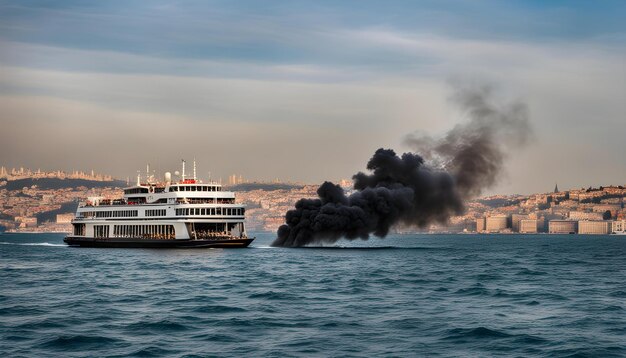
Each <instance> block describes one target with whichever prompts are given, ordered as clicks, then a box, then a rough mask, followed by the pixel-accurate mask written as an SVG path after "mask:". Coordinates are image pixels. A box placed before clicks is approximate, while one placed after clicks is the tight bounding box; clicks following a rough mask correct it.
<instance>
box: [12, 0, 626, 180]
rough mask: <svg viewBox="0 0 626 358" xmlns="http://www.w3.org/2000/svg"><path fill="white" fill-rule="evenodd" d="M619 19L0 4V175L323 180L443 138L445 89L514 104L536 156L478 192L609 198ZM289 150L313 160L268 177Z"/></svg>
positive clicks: (618, 141)
mask: <svg viewBox="0 0 626 358" xmlns="http://www.w3.org/2000/svg"><path fill="white" fill-rule="evenodd" d="M53 4H54V3H53ZM625 14H626V11H625V6H624V5H623V4H622V3H621V2H604V3H603V4H602V6H600V5H597V4H595V6H591V5H589V4H587V3H576V2H564V3H560V2H552V3H550V4H548V5H546V4H544V3H543V2H532V1H531V2H509V3H507V4H506V6H505V5H504V4H503V3H500V2H480V3H478V4H477V3H474V2H463V1H461V2H454V3H448V2H445V1H443V2H442V1H437V2H421V3H420V4H419V5H418V4H415V3H414V2H393V3H388V2H370V1H359V2H354V3H350V2H347V3H340V4H337V3H336V2H315V4H311V3H308V2H289V3H284V2H263V3H256V2H253V3H236V4H235V3H232V2H219V1H217V2H208V3H207V2H175V3H174V2H171V3H170V2H97V3H91V4H89V3H82V2H77V3H72V2H63V4H62V6H59V7H54V8H53V7H50V4H49V3H38V2H27V3H24V2H15V3H12V2H4V3H2V4H0V108H1V109H2V111H1V114H0V124H1V126H2V131H1V132H0V153H1V154H0V164H4V165H9V166H12V165H26V166H31V167H42V168H46V169H53V168H57V167H60V168H64V169H72V168H77V169H90V168H91V167H94V168H96V169H99V170H102V171H104V172H108V173H112V174H114V175H117V176H119V177H126V176H131V177H132V176H133V173H134V172H135V170H136V169H137V168H140V167H142V166H143V163H144V162H146V161H150V162H152V163H155V164H157V165H158V166H160V167H161V168H162V169H163V170H165V169H171V168H172V167H173V166H174V165H177V160H178V159H180V158H181V156H184V157H187V158H191V157H193V156H194V155H195V156H197V157H198V159H199V162H200V164H201V165H202V167H204V168H205V169H206V171H208V170H212V172H213V174H214V177H216V176H222V177H226V176H227V175H229V174H231V173H241V174H243V175H244V176H247V177H253V178H262V179H272V178H276V177H280V178H283V179H292V180H303V181H307V182H320V181H322V180H324V179H336V178H340V177H346V176H349V175H350V173H353V172H356V171H358V170H361V169H362V166H363V164H364V163H365V161H366V160H367V158H368V157H369V155H370V154H371V152H372V151H373V150H374V149H376V148H378V147H380V146H392V147H396V148H398V149H408V148H402V147H401V140H402V137H403V135H404V134H406V133H409V132H412V131H414V130H420V131H424V132H431V133H435V134H437V133H442V132H444V131H445V130H447V129H448V128H450V127H451V126H453V125H454V124H455V123H457V122H458V120H459V116H460V114H459V113H455V112H454V111H453V110H452V109H451V108H450V106H449V105H448V104H447V103H446V97H447V95H448V92H447V88H446V81H448V80H449V79H450V78H457V77H460V78H469V79H474V80H486V81H489V82H492V83H495V84H496V85H497V86H498V89H499V90H500V91H501V94H502V96H504V97H522V98H523V99H524V100H525V101H526V102H527V103H528V104H529V108H530V113H531V120H532V121H533V125H534V126H535V129H536V131H537V138H536V143H535V145H533V146H532V148H531V149H529V150H525V151H523V152H520V153H517V155H515V156H513V157H512V158H511V163H510V165H509V177H508V180H506V181H505V182H504V183H503V184H502V185H501V186H500V187H498V188H497V189H496V192H531V191H541V190H546V188H547V187H546V185H547V186H548V187H549V186H550V185H553V182H554V181H555V180H556V181H558V182H559V185H562V186H563V187H568V186H572V187H575V186H582V185H585V186H588V185H593V184H607V183H620V184H623V183H621V181H623V178H624V177H626V162H624V160H623V153H624V152H626V141H624V140H623V133H624V127H623V125H624V118H625V115H626V108H625V104H624V101H623V98H626V84H625V81H624V78H626V68H625V65H624V60H623V59H624V58H626V56H625V55H626V47H624V43H625V39H626V37H625V36H624V35H625V31H624V30H625V29H624V27H626V26H625V25H623V24H622V22H621V21H619V19H621V18H623V15H625ZM299 142H308V143H314V144H315V145H316V147H318V148H321V149H320V150H319V151H318V152H317V153H314V155H311V154H310V153H308V154H307V156H310V158H308V159H309V161H310V165H307V166H306V167H305V168H289V167H287V166H285V165H282V164H281V163H289V162H293V160H292V159H293V158H294V157H297V156H299V155H302V154H301V153H292V152H288V153H287V152H285V150H284V148H288V147H294V144H296V143H299ZM328 158H334V159H333V160H332V161H330V162H331V164H328V163H329V161H328ZM590 168H591V169H592V170H590ZM536 173H541V175H537V174H536ZM549 184H550V185H549Z"/></svg>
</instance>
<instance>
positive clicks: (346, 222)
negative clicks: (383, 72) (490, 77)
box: [272, 86, 531, 247]
mask: <svg viewBox="0 0 626 358" xmlns="http://www.w3.org/2000/svg"><path fill="white" fill-rule="evenodd" d="M492 95H493V89H492V88H491V87H489V86H457V87H456V89H455V92H454V94H453V96H452V97H451V100H452V101H453V103H455V104H456V105H458V106H459V108H460V109H461V111H462V113H463V114H464V116H465V117H466V119H467V120H466V121H465V122H464V123H462V124H459V125H457V126H455V127H454V128H453V129H452V130H450V131H449V132H448V133H447V134H446V135H445V136H443V137H441V138H433V137H430V136H426V135H419V134H411V135H409V136H407V137H406V138H405V142H406V143H407V144H408V145H410V146H412V147H413V148H414V149H415V150H416V151H418V152H420V153H421V154H422V156H420V155H417V154H414V153H404V154H402V156H398V155H396V153H395V152H394V151H393V150H391V149H382V148H381V149H378V150H377V151H376V153H374V156H373V157H372V158H371V159H370V160H369V162H368V163H367V169H368V170H370V171H371V174H365V173H361V172H359V173H357V174H356V175H354V176H353V177H352V178H353V180H354V189H355V192H354V193H353V194H351V195H350V196H346V194H345V193H344V191H343V189H342V188H341V187H339V186H338V185H335V184H333V183H331V182H325V183H324V184H322V185H321V186H320V187H319V188H318V190H317V195H318V197H319V198H317V199H301V200H299V201H298V202H297V203H296V207H295V209H293V210H289V211H288V212H287V214H286V216H285V219H286V220H285V221H286V224H285V225H282V226H281V227H280V228H279V229H278V237H277V238H276V240H274V242H273V243H272V245H273V246H285V247H299V246H305V245H307V244H311V243H332V242H335V241H337V240H338V239H340V238H346V239H349V240H353V239H357V238H359V239H368V238H369V236H370V235H372V234H373V235H375V236H378V237H385V236H386V235H387V234H388V233H389V230H390V229H391V228H392V227H393V226H394V225H396V224H403V225H408V226H415V227H420V228H423V227H426V226H428V225H430V224H433V223H440V224H445V223H446V222H447V221H448V219H449V217H450V216H452V215H459V214H462V213H463V211H464V205H463V203H464V201H465V200H467V199H469V198H471V197H475V196H477V195H480V193H481V192H482V190H483V189H485V188H488V187H491V186H493V185H494V184H495V183H496V182H497V180H498V178H499V176H500V174H501V172H502V168H503V163H504V159H505V157H506V154H507V150H508V149H510V148H512V147H515V146H520V145H523V144H524V143H526V142H527V140H528V137H529V134H530V132H531V131H530V125H529V122H528V114H527V109H526V106H525V105H524V104H523V103H520V102H514V103H512V104H509V105H506V106H498V105H496V104H495V103H493V101H492ZM424 159H427V160H429V163H430V164H429V165H426V164H425V162H424Z"/></svg>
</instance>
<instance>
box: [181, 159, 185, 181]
mask: <svg viewBox="0 0 626 358" xmlns="http://www.w3.org/2000/svg"><path fill="white" fill-rule="evenodd" d="M182 178H183V181H185V159H183V175H182Z"/></svg>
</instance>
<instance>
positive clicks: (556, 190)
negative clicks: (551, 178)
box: [554, 183, 559, 193]
mask: <svg viewBox="0 0 626 358" xmlns="http://www.w3.org/2000/svg"><path fill="white" fill-rule="evenodd" d="M554 192H555V193H558V192H559V186H558V185H557V184H556V183H554Z"/></svg>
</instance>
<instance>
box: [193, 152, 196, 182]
mask: <svg viewBox="0 0 626 358" xmlns="http://www.w3.org/2000/svg"><path fill="white" fill-rule="evenodd" d="M193 180H196V158H195V157H194V158H193Z"/></svg>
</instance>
